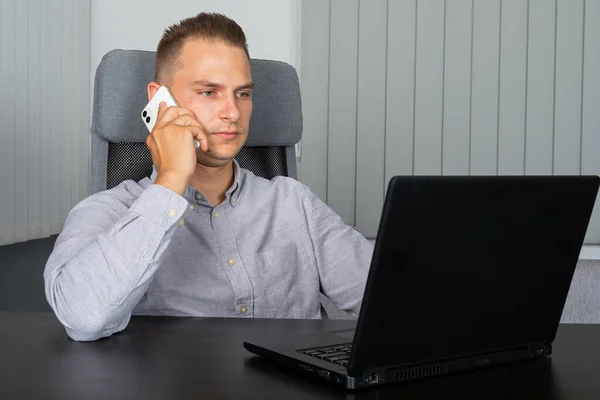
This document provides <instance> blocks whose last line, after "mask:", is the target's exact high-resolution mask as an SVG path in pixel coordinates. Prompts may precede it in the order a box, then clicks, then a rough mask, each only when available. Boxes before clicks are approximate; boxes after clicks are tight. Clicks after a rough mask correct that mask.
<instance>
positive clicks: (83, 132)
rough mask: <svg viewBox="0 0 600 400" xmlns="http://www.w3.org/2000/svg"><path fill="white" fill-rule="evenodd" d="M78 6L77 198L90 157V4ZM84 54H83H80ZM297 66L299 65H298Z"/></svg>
mask: <svg viewBox="0 0 600 400" xmlns="http://www.w3.org/2000/svg"><path fill="white" fill-rule="evenodd" d="M75 4H77V6H78V10H77V14H76V15H77V20H78V27H79V28H78V40H77V43H78V50H77V51H76V52H75V54H74V58H75V65H76V66H77V68H78V70H79V77H80V79H81V82H80V84H79V94H78V96H79V97H78V98H79V100H78V104H79V111H78V114H77V115H76V118H78V121H79V124H78V128H77V133H78V134H79V137H80V139H79V153H78V154H79V171H80V173H79V199H83V198H85V197H87V196H88V195H89V171H90V167H89V159H90V155H89V154H90V138H91V137H90V121H91V119H90V112H89V110H90V97H91V96H90V81H91V80H92V77H91V76H90V72H89V71H90V57H89V54H90V51H91V50H90V31H91V29H90V20H91V12H90V4H91V2H90V1H89V0H88V1H80V0H77V1H76V2H75ZM82 55H84V56H82ZM298 67H300V66H299V65H298Z"/></svg>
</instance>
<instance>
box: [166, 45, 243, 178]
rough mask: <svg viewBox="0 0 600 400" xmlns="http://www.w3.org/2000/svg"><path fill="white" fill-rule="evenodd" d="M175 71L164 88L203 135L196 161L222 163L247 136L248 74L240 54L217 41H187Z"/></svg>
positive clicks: (207, 163)
mask: <svg viewBox="0 0 600 400" xmlns="http://www.w3.org/2000/svg"><path fill="white" fill-rule="evenodd" d="M175 71H176V72H175V73H174V74H173V76H172V78H171V79H170V82H169V84H168V86H169V89H171V92H172V93H173V96H175V99H176V100H177V102H178V103H179V105H180V106H181V107H184V108H187V109H189V110H190V111H192V112H193V113H194V114H195V115H196V118H197V119H198V121H199V122H200V124H201V125H202V127H203V128H204V132H205V133H206V135H207V140H208V149H209V150H208V152H206V153H205V152H203V151H201V150H198V151H197V152H196V154H197V162H198V163H199V164H202V165H205V166H209V167H219V166H222V165H226V164H227V163H229V162H230V161H231V160H232V159H233V157H235V156H236V154H237V153H238V152H239V150H240V149H241V148H242V146H243V145H244V143H245V142H246V138H247V137H248V126H249V124H250V115H251V114H252V76H251V72H250V62H249V61H248V57H247V56H246V53H245V52H244V50H243V49H241V48H239V47H234V46H230V45H227V44H224V43H222V42H220V41H215V42H209V41H205V40H199V39H192V40H188V41H187V42H186V43H185V44H184V46H183V48H182V51H181V54H180V57H179V62H178V65H177V67H176V68H175Z"/></svg>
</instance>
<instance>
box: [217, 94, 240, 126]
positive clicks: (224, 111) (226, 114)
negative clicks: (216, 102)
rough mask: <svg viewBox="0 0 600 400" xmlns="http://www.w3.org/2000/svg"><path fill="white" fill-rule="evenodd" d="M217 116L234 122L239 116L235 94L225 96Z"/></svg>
mask: <svg viewBox="0 0 600 400" xmlns="http://www.w3.org/2000/svg"><path fill="white" fill-rule="evenodd" d="M219 117H220V118H221V119H223V120H226V121H229V122H236V121H237V120H238V119H239V118H240V110H239V108H238V106H237V103H236V97H235V94H231V95H228V96H226V97H225V100H224V104H223V107H222V108H221V112H220V115H219Z"/></svg>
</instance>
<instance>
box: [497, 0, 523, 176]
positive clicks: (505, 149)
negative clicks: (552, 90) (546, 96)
mask: <svg viewBox="0 0 600 400" xmlns="http://www.w3.org/2000/svg"><path fill="white" fill-rule="evenodd" d="M500 33H501V37H500V54H501V57H500V96H499V106H498V174H499V175H523V174H524V173H525V89H526V87H527V1H523V0H502V14H501V27H500Z"/></svg>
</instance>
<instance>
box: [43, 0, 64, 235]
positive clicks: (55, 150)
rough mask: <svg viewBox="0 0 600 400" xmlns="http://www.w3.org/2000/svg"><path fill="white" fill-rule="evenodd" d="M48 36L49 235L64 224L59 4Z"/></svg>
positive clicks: (54, 11) (62, 105) (53, 9)
mask: <svg viewBox="0 0 600 400" xmlns="http://www.w3.org/2000/svg"><path fill="white" fill-rule="evenodd" d="M50 14H51V16H52V18H51V20H50V26H49V28H50V32H48V34H49V35H50V36H51V38H52V42H51V43H50V48H51V49H52V52H50V59H49V60H48V68H49V69H50V76H51V80H50V82H48V84H49V85H50V97H49V99H52V101H50V121H49V122H50V147H49V148H48V151H50V165H49V168H50V171H52V175H51V177H52V179H51V185H50V193H49V194H50V196H49V198H47V199H46V200H47V201H49V202H50V216H51V220H50V231H51V232H58V231H60V229H61V226H62V223H63V220H62V218H61V216H62V207H61V197H64V196H61V192H62V191H63V190H64V189H63V185H62V183H61V178H59V177H60V176H61V174H62V173H63V171H62V168H61V158H62V148H63V146H62V140H61V139H62V112H63V109H64V104H62V80H63V77H64V76H65V75H64V73H63V69H62V53H63V43H62V28H61V25H60V24H57V23H56V21H60V20H61V18H62V2H56V3H54V4H53V5H52V7H50Z"/></svg>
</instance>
